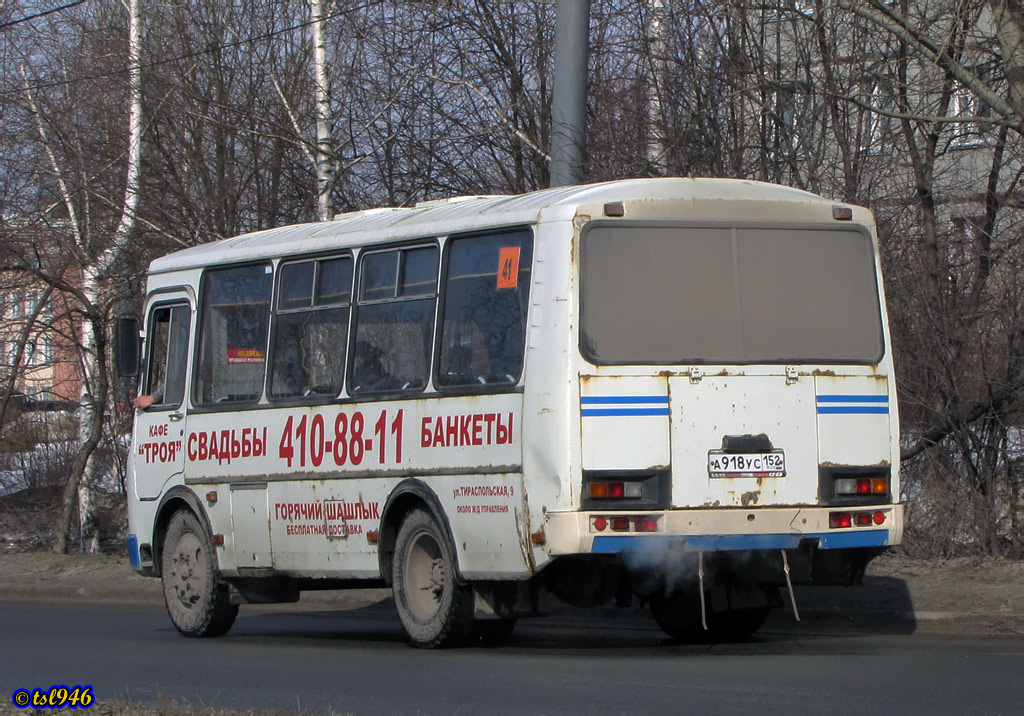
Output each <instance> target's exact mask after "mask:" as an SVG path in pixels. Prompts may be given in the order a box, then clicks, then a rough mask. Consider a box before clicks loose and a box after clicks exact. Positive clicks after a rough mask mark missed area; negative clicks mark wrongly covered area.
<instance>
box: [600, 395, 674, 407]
mask: <svg viewBox="0 0 1024 716" xmlns="http://www.w3.org/2000/svg"><path fill="white" fill-rule="evenodd" d="M580 402H581V403H583V404H584V405H594V404H601V405H616V404H619V405H621V404H623V403H626V404H630V403H666V404H667V403H668V396H667V395H584V396H582V397H581V398H580Z"/></svg>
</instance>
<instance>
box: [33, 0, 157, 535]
mask: <svg viewBox="0 0 1024 716" xmlns="http://www.w3.org/2000/svg"><path fill="white" fill-rule="evenodd" d="M141 2H142V0H127V8H128V68H129V69H128V105H129V106H128V153H127V154H128V156H127V168H126V178H125V192H124V202H123V204H122V210H121V218H120V221H119V222H118V225H117V228H116V229H115V231H114V236H113V237H112V239H111V241H109V242H108V243H107V248H106V250H104V251H103V252H102V253H101V254H100V255H99V256H96V257H95V258H94V259H93V260H92V261H91V262H89V263H87V264H86V265H85V266H84V267H83V270H82V298H83V303H84V304H85V309H86V310H85V322H84V325H83V327H82V334H81V349H82V350H81V354H82V375H83V380H82V394H81V402H82V416H81V422H80V423H79V440H80V443H81V445H80V447H79V452H78V455H77V456H76V459H75V462H74V468H73V470H72V474H71V475H70V476H69V478H68V482H67V485H66V486H65V488H64V494H63V497H62V500H61V516H60V524H59V525H58V526H57V539H56V541H55V543H54V545H53V550H54V551H55V552H66V551H67V548H68V538H69V535H70V532H71V524H72V519H73V517H74V514H73V513H74V510H73V507H74V504H75V498H76V496H77V501H78V511H79V517H80V524H81V532H80V544H81V550H82V551H83V552H93V551H95V550H96V548H97V547H98V538H99V535H98V532H97V530H96V515H95V512H96V510H95V507H96V504H95V488H96V480H97V479H98V478H99V477H100V467H101V466H100V465H99V464H98V456H97V454H96V446H97V445H98V444H99V441H100V437H101V436H102V432H103V419H104V416H105V413H106V405H107V398H108V393H109V381H108V378H107V360H106V349H107V343H106V330H107V326H108V318H109V311H110V306H112V305H114V304H115V303H116V301H117V298H118V297H119V296H120V291H121V290H122V287H124V286H125V281H124V280H122V278H123V277H117V276H115V275H114V272H115V271H116V270H117V268H116V267H117V266H118V259H119V258H120V256H121V254H122V252H123V250H124V248H125V246H126V245H127V243H128V238H129V236H130V235H131V233H132V230H133V229H134V228H135V217H136V210H137V208H138V203H139V169H140V167H139V164H140V159H141V153H142V65H141V60H142V48H141V39H142V12H141ZM65 200H66V201H67V202H68V203H71V202H70V197H69V196H67V197H66V198H65ZM81 248H82V249H83V253H86V255H88V253H87V250H88V247H87V246H84V245H82V246H81Z"/></svg>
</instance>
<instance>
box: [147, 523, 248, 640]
mask: <svg viewBox="0 0 1024 716" xmlns="http://www.w3.org/2000/svg"><path fill="white" fill-rule="evenodd" d="M160 565H161V569H160V578H161V582H162V583H163V590H164V604H166V605H167V613H168V614H169V615H170V617H171V621H172V622H173V623H174V626H175V627H176V628H177V629H178V631H179V632H181V633H182V634H183V635H184V636H187V637H213V636H222V635H223V634H226V633H227V631H228V630H229V629H230V628H231V625H232V624H234V623H235V617H236V616H237V615H238V605H237V604H232V603H231V600H230V596H229V594H228V585H227V584H226V583H225V582H224V581H223V580H221V579H220V576H219V575H218V574H217V569H216V566H215V558H214V549H213V542H212V541H211V540H210V535H209V534H207V531H206V529H205V528H204V527H203V525H202V524H201V523H200V522H199V520H198V519H197V518H196V516H195V515H194V514H192V513H191V512H189V511H187V510H179V511H177V512H175V513H174V514H173V515H172V516H171V521H170V522H169V523H168V525H167V532H166V533H165V537H164V546H163V554H162V555H161V561H160Z"/></svg>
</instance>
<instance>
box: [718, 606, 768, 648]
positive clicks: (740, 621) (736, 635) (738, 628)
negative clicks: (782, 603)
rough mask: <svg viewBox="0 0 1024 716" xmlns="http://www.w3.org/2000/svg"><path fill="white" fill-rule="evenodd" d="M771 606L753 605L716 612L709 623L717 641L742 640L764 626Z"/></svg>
mask: <svg viewBox="0 0 1024 716" xmlns="http://www.w3.org/2000/svg"><path fill="white" fill-rule="evenodd" d="M770 613H771V607H753V608H748V609H733V610H731V611H727V612H716V613H715V614H713V615H712V617H713V618H712V619H711V620H710V621H709V623H708V628H709V629H710V630H711V637H712V638H713V639H715V640H716V641H742V640H744V639H747V638H749V637H750V636H752V635H753V634H754V632H756V631H757V630H758V629H760V628H761V627H762V626H764V623H765V622H766V621H767V620H768V614H770Z"/></svg>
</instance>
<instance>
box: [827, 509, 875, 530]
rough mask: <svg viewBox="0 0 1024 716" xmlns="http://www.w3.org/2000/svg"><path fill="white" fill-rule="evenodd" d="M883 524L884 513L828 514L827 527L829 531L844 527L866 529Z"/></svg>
mask: <svg viewBox="0 0 1024 716" xmlns="http://www.w3.org/2000/svg"><path fill="white" fill-rule="evenodd" d="M884 522H885V512H883V511H882V510H876V511H875V512H829V513H828V526H829V528H830V529H843V528H846V527H868V526H870V525H880V524H883V523H884Z"/></svg>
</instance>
